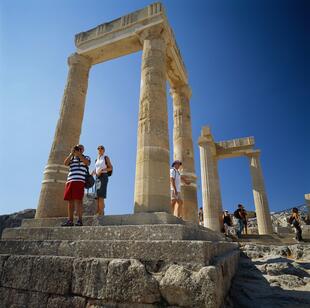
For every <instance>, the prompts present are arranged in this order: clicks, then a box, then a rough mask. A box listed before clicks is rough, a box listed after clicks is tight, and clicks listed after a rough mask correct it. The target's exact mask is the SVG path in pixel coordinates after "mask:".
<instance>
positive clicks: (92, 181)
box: [85, 166, 95, 189]
mask: <svg viewBox="0 0 310 308" xmlns="http://www.w3.org/2000/svg"><path fill="white" fill-rule="evenodd" d="M86 167H87V171H86V175H85V188H86V189H89V188H92V187H93V186H94V184H95V179H94V177H93V176H92V175H91V174H90V173H89V168H88V166H86Z"/></svg>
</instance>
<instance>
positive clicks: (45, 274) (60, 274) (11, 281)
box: [1, 256, 72, 294]
mask: <svg viewBox="0 0 310 308" xmlns="http://www.w3.org/2000/svg"><path fill="white" fill-rule="evenodd" d="M71 272H72V259H71V258H62V257H49V256H39V257H34V256H10V257H9V258H8V259H7V261H6V263H5V266H4V269H3V275H2V279H1V285H2V286H5V287H10V288H15V289H22V290H30V291H40V292H46V293H54V294H66V293H68V292H69V290H70V283H71Z"/></svg>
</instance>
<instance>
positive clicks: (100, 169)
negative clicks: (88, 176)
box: [93, 145, 113, 216]
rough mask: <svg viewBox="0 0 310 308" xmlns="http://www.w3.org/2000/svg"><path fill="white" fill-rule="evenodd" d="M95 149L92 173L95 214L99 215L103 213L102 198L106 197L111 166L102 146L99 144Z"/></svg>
mask: <svg viewBox="0 0 310 308" xmlns="http://www.w3.org/2000/svg"><path fill="white" fill-rule="evenodd" d="M97 150H98V156H97V159H96V163H95V167H96V169H95V170H94V171H93V174H95V175H96V195H97V215H98V216H101V215H104V209H105V204H104V199H106V197H107V186H108V181H109V178H108V177H109V175H111V174H112V170H113V167H112V164H111V161H110V158H109V157H108V156H106V155H104V153H105V148H104V146H103V145H99V146H98V148H97Z"/></svg>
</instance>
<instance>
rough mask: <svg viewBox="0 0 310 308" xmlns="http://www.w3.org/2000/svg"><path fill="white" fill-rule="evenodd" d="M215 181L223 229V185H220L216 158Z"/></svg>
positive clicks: (217, 204)
mask: <svg viewBox="0 0 310 308" xmlns="http://www.w3.org/2000/svg"><path fill="white" fill-rule="evenodd" d="M214 181H215V187H216V192H215V195H214V199H215V204H216V208H217V211H218V217H219V221H220V226H221V228H222V223H223V222H222V220H223V218H222V217H223V206H222V194H221V183H220V177H219V172H218V159H217V158H216V157H215V158H214Z"/></svg>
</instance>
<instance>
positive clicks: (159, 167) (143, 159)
mask: <svg viewBox="0 0 310 308" xmlns="http://www.w3.org/2000/svg"><path fill="white" fill-rule="evenodd" d="M139 36H140V40H141V43H142V44H143V53H142V67H141V88H140V105H139V123H138V144H137V160H136V178H135V197H134V198H135V200H134V202H135V207H134V212H135V213H138V212H169V213H170V212H171V209H170V184H169V181H170V179H169V135H168V114H167V97H166V40H165V38H164V35H163V28H162V27H161V26H154V27H153V28H151V29H146V30H144V31H143V32H142V33H140V34H139Z"/></svg>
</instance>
